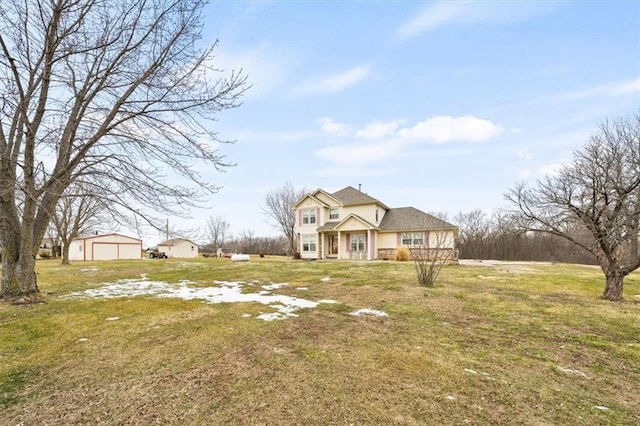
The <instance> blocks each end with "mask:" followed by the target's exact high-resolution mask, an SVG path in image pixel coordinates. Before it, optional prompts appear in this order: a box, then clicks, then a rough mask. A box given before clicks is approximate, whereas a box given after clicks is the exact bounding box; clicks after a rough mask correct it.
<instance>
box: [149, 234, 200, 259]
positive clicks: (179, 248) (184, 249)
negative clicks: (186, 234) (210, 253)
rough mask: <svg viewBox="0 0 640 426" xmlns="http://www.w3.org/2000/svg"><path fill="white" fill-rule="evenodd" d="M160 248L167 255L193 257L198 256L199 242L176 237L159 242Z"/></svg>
mask: <svg viewBox="0 0 640 426" xmlns="http://www.w3.org/2000/svg"><path fill="white" fill-rule="evenodd" d="M158 250H159V251H161V252H164V253H165V254H166V255H167V257H169V258H171V257H178V258H191V257H198V244H196V243H194V242H193V241H190V240H186V239H184V238H174V239H172V240H167V241H164V242H162V243H160V244H158Z"/></svg>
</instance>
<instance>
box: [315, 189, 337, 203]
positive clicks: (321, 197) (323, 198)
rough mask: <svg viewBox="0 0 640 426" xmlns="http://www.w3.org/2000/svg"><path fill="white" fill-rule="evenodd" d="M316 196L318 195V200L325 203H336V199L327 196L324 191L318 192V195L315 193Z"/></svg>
mask: <svg viewBox="0 0 640 426" xmlns="http://www.w3.org/2000/svg"><path fill="white" fill-rule="evenodd" d="M314 197H316V198H317V199H318V200H320V201H322V202H323V203H326V204H329V205H330V206H331V205H334V204H336V200H334V199H333V198H331V197H327V196H326V195H325V194H323V193H322V192H318V193H317V194H316V195H314Z"/></svg>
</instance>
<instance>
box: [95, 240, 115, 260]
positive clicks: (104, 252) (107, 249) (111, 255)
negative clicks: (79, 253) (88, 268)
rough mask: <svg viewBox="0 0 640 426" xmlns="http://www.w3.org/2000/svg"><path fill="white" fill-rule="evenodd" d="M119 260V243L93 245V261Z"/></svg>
mask: <svg viewBox="0 0 640 426" xmlns="http://www.w3.org/2000/svg"><path fill="white" fill-rule="evenodd" d="M117 258H118V243H93V260H114V259H117Z"/></svg>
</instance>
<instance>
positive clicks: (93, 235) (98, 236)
mask: <svg viewBox="0 0 640 426" xmlns="http://www.w3.org/2000/svg"><path fill="white" fill-rule="evenodd" d="M113 236H115V237H123V238H129V239H131V240H136V241H140V242H142V240H141V239H140V238H135V237H130V236H128V235H123V234H118V233H117V232H111V233H110V234H97V235H96V234H89V235H80V236H78V237H76V238H74V239H73V240H71V241H76V240H92V239H94V238H104V237H113Z"/></svg>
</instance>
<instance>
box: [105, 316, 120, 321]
mask: <svg viewBox="0 0 640 426" xmlns="http://www.w3.org/2000/svg"><path fill="white" fill-rule="evenodd" d="M119 319H120V317H109V318H105V321H118V320H119Z"/></svg>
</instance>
